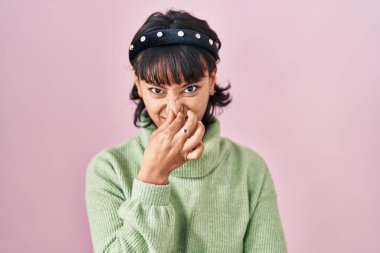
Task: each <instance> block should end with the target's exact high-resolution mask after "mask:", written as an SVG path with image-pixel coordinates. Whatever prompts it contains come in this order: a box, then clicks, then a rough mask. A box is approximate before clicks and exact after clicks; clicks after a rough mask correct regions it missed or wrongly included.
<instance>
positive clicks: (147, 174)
mask: <svg viewBox="0 0 380 253" xmlns="http://www.w3.org/2000/svg"><path fill="white" fill-rule="evenodd" d="M137 179H138V180H140V181H143V182H145V183H149V184H158V185H167V184H169V175H158V174H157V173H154V172H152V171H150V170H144V169H141V170H140V173H139V174H138V176H137Z"/></svg>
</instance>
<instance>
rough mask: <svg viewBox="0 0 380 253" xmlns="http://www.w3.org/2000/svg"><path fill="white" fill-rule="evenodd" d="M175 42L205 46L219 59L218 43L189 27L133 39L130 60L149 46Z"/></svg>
mask: <svg viewBox="0 0 380 253" xmlns="http://www.w3.org/2000/svg"><path fill="white" fill-rule="evenodd" d="M175 44H185V45H191V46H196V47H200V48H204V49H206V50H207V51H209V52H210V53H211V54H212V55H213V56H214V57H215V60H218V59H219V55H218V48H217V43H215V42H214V41H213V40H212V39H210V38H209V37H207V36H206V35H204V34H201V33H199V32H196V31H193V30H187V29H162V30H156V31H151V32H148V33H146V34H145V35H143V36H141V37H140V38H139V39H136V40H134V41H132V43H131V45H130V46H129V61H130V62H131V63H132V60H133V59H134V58H135V57H136V55H137V54H138V53H139V52H141V51H143V50H145V49H147V48H150V47H155V46H162V45H175Z"/></svg>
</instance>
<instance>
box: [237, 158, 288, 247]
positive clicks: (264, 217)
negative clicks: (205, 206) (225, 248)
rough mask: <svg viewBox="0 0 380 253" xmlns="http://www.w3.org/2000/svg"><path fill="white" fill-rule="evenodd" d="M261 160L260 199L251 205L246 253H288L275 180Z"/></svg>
mask: <svg viewBox="0 0 380 253" xmlns="http://www.w3.org/2000/svg"><path fill="white" fill-rule="evenodd" d="M259 160H260V161H261V167H262V169H263V177H262V181H261V184H260V186H259V188H260V193H259V198H258V199H257V201H254V202H253V203H251V212H250V219H249V223H248V227H247V231H246V234H245V236H244V253H264V252H268V253H287V246H286V241H285V236H284V232H283V228H282V224H281V219H280V214H279V210H278V205H277V194H276V191H275V187H274V184H273V180H272V177H271V174H270V172H269V170H268V167H267V164H266V163H265V161H264V160H262V159H261V157H260V159H259Z"/></svg>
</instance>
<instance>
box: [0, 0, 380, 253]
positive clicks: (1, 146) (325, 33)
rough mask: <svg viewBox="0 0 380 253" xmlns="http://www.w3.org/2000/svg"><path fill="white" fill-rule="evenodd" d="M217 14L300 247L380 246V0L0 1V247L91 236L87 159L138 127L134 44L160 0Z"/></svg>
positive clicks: (243, 133)
mask: <svg viewBox="0 0 380 253" xmlns="http://www.w3.org/2000/svg"><path fill="white" fill-rule="evenodd" d="M169 7H174V8H180V9H184V10H187V11H189V12H191V13H193V14H194V15H195V16H197V17H199V18H202V19H206V20H207V21H208V22H209V24H210V26H211V27H212V28H213V29H215V31H216V32H217V33H218V34H219V36H220V39H221V41H222V49H221V52H220V56H221V63H220V64H219V65H218V67H219V68H218V82H219V83H220V84H221V85H222V86H225V85H227V83H228V81H230V82H231V84H232V96H233V98H234V101H233V103H232V104H231V105H230V107H229V108H228V109H225V110H224V113H223V114H222V115H221V116H220V117H219V118H220V120H221V122H222V135H224V136H227V137H230V138H232V139H234V140H236V141H237V142H239V143H241V144H243V145H247V146H249V147H250V148H252V149H254V150H256V151H257V152H259V153H260V154H261V155H262V156H263V157H264V159H265V160H266V161H267V163H268V165H269V168H270V171H271V173H272V176H273V179H274V182H275V186H276V189H277V193H278V202H279V208H280V214H281V218H282V223H283V227H284V231H285V236H286V240H287V244H288V249H289V252H296V253H298V252H299V253H301V252H302V253H303V252H308V253H320V252H324V253H326V252H331V253H336V252H366V253H367V252H380V244H379V235H380V228H379V227H380V218H379V214H380V203H379V202H380V201H379V200H380V198H379V193H380V184H379V179H380V172H379V169H380V166H379V164H380V160H379V154H380V153H379V149H380V147H379V146H380V134H379V129H380V101H379V95H380V71H379V67H380V66H379V64H380V47H379V45H380V12H379V10H380V2H379V1H362V0H349V1H338V0H313V1H301V0H298V1H297V0H293V1H231V2H227V1H225V2H224V3H223V4H221V1H196V0H194V1H192V3H190V1H182V2H181V1H151V2H149V3H146V2H142V1H42V0H39V1H36V0H35V1H15V0H7V1H4V0H3V1H0V84H1V85H0V113H1V114H0V116H1V118H0V120H1V131H0V140H1V141H0V153H1V156H0V169H1V171H0V252H1V253H8V252H12V253H21V252H29V253H39V252H55V253H59V252H78V253H79V252H91V251H92V245H91V239H90V234H89V228H88V222H87V215H86V210H85V202H84V180H85V177H84V176H85V170H86V166H87V163H88V161H89V159H90V158H91V157H92V156H93V155H94V154H95V153H96V152H98V151H99V150H101V149H103V148H105V147H107V146H111V145H115V144H117V143H119V142H121V141H123V140H125V139H127V138H129V137H131V136H132V135H134V134H136V133H137V131H138V130H137V129H136V128H135V127H134V126H133V124H132V115H133V112H134V108H135V107H134V106H133V104H132V102H131V101H129V92H130V89H131V87H132V76H131V75H130V73H129V68H130V65H129V62H128V46H129V43H130V41H131V39H132V37H133V35H134V33H135V32H136V31H137V30H138V28H139V27H140V26H141V25H142V23H143V22H144V21H145V19H146V18H147V17H148V15H149V14H151V13H152V12H154V11H164V10H166V9H167V8H169Z"/></svg>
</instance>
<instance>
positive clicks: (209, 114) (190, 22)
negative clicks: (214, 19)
mask: <svg viewBox="0 0 380 253" xmlns="http://www.w3.org/2000/svg"><path fill="white" fill-rule="evenodd" d="M170 28H178V29H189V30H194V31H197V32H199V33H203V34H205V35H207V36H208V37H209V38H211V39H212V40H213V41H214V42H215V44H216V45H217V48H218V51H219V50H220V48H221V46H222V43H221V42H220V40H219V38H218V36H217V34H216V33H215V32H214V31H213V30H212V29H211V28H210V27H209V25H208V23H207V22H206V21H205V20H202V19H198V18H196V17H194V16H193V15H191V14H189V13H188V12H186V11H183V10H173V9H169V10H167V11H166V13H165V14H163V13H161V12H154V13H153V14H151V15H150V16H149V17H148V18H147V20H146V21H145V23H144V24H143V25H142V27H141V28H140V29H139V30H138V31H137V33H136V34H135V36H134V38H133V40H132V41H135V40H136V39H137V38H140V37H141V36H142V35H144V34H146V33H147V32H150V31H155V30H159V29H170ZM219 61H220V59H219V58H217V59H215V58H214V56H212V54H211V53H209V52H208V51H207V50H205V49H203V48H199V47H194V46H190V45H164V46H156V47H151V48H147V49H145V50H143V51H141V52H140V53H139V54H138V55H137V56H136V57H135V58H134V59H133V61H132V62H131V64H132V67H133V69H134V70H135V74H136V75H137V76H138V78H139V79H142V80H145V81H147V82H149V83H152V84H156V85H162V84H168V85H171V83H172V82H175V83H181V81H183V80H182V78H183V79H184V81H185V82H188V83H190V82H198V81H200V80H201V79H202V78H203V77H205V72H206V71H208V73H209V75H211V73H212V71H213V70H214V69H216V64H217V63H219ZM168 69H169V71H168ZM230 88H231V84H230V83H228V86H227V87H225V88H222V87H220V86H218V85H217V84H216V83H215V93H214V95H213V96H210V97H209V101H208V104H207V108H206V112H205V114H204V116H203V118H202V122H203V124H204V125H205V127H206V128H207V126H208V125H209V124H210V123H211V121H212V118H213V116H214V112H215V109H216V108H219V109H221V108H222V107H225V106H227V105H228V104H229V103H230V102H231V101H232V98H230V97H231V96H230V94H229V93H228V92H226V91H227V90H228V89H230ZM130 99H131V100H133V101H134V103H135V104H136V105H137V108H136V110H135V115H134V125H135V126H136V127H141V126H140V125H138V122H140V116H141V113H143V112H144V110H146V109H145V104H144V101H143V99H142V98H140V96H139V94H138V91H137V87H136V84H134V85H133V88H132V91H131V93H130ZM135 100H137V102H136V101H135ZM147 115H149V114H147ZM152 123H153V121H152V119H150V120H149V121H148V124H147V126H149V125H151V124H152Z"/></svg>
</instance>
